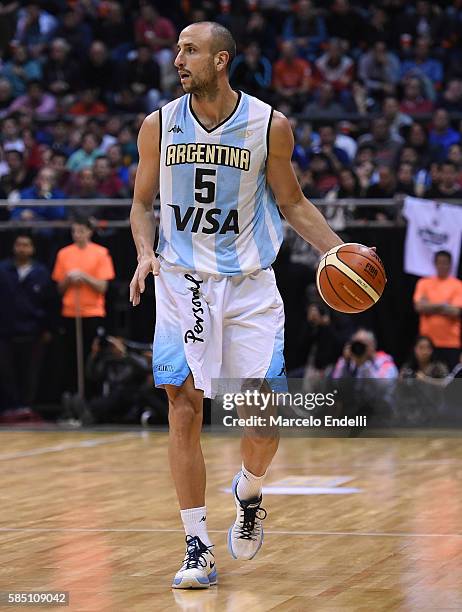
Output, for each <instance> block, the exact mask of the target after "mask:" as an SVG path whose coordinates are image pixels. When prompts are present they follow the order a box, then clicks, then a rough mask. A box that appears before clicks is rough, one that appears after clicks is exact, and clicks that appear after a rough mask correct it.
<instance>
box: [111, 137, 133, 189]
mask: <svg viewBox="0 0 462 612" xmlns="http://www.w3.org/2000/svg"><path fill="white" fill-rule="evenodd" d="M107 158H108V160H109V163H110V164H111V168H112V171H113V173H114V174H115V175H116V176H118V177H119V178H120V180H121V181H122V183H123V184H124V185H127V184H128V174H129V173H128V168H127V166H126V165H125V164H124V160H123V156H122V147H121V146H120V144H118V143H115V144H113V145H111V146H110V147H109V148H108V150H107Z"/></svg>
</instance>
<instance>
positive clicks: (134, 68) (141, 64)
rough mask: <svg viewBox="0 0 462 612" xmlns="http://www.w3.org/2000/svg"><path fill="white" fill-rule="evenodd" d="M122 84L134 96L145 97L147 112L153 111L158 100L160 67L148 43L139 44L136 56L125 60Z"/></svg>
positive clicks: (157, 104)
mask: <svg viewBox="0 0 462 612" xmlns="http://www.w3.org/2000/svg"><path fill="white" fill-rule="evenodd" d="M124 86H125V87H126V88H128V89H129V90H130V91H131V92H132V93H133V94H134V95H135V96H140V97H143V98H144V99H145V109H146V112H147V113H152V112H153V111H155V110H156V109H157V108H158V106H159V102H160V98H161V93H160V67H159V64H158V63H157V62H156V61H155V60H154V59H153V58H152V52H151V50H150V48H149V47H148V45H140V46H139V47H138V50H137V54H136V57H135V58H134V59H132V60H129V61H128V62H127V65H126V67H125V75H124Z"/></svg>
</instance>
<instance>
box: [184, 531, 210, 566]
mask: <svg viewBox="0 0 462 612" xmlns="http://www.w3.org/2000/svg"><path fill="white" fill-rule="evenodd" d="M185 541H186V555H185V558H184V563H183V567H184V569H197V568H198V567H206V566H207V559H206V558H205V555H206V554H207V553H208V552H209V551H210V550H211V548H212V546H206V545H205V544H204V543H203V542H202V540H201V539H200V538H199V537H198V536H190V535H187V536H186V538H185Z"/></svg>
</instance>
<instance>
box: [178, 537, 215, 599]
mask: <svg viewBox="0 0 462 612" xmlns="http://www.w3.org/2000/svg"><path fill="white" fill-rule="evenodd" d="M211 548H212V547H211V546H206V545H205V544H204V543H203V542H202V540H201V539H200V538H199V537H197V536H194V537H193V536H190V535H188V536H186V554H185V557H184V561H183V565H182V566H181V568H180V569H179V570H178V571H177V573H176V574H175V578H174V579H173V584H172V588H174V589H208V588H209V587H210V586H213V585H214V584H216V583H217V581H218V575H217V569H216V567H215V557H214V556H213V553H212V550H211Z"/></svg>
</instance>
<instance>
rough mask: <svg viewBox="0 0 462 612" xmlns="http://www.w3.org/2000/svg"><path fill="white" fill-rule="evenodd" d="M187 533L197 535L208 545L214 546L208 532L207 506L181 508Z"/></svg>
mask: <svg viewBox="0 0 462 612" xmlns="http://www.w3.org/2000/svg"><path fill="white" fill-rule="evenodd" d="M180 514H181V520H182V521H183V526H184V531H185V533H186V535H190V536H197V537H198V538H200V539H201V540H202V542H203V543H204V544H205V545H206V546H212V542H211V541H210V538H209V534H208V533H207V507H206V506H202V507H201V508H187V509H186V510H180Z"/></svg>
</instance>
